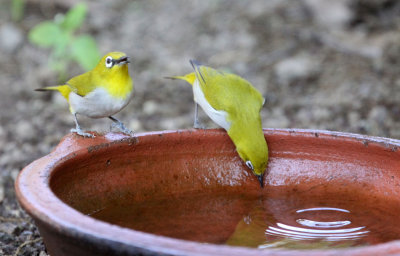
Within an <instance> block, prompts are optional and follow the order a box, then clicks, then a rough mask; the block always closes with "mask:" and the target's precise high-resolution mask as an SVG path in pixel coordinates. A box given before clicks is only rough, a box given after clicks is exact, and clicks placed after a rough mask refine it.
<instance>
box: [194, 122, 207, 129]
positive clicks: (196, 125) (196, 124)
mask: <svg viewBox="0 0 400 256" xmlns="http://www.w3.org/2000/svg"><path fill="white" fill-rule="evenodd" d="M193 128H194V129H206V127H205V126H204V125H203V124H201V123H200V122H194V123H193Z"/></svg>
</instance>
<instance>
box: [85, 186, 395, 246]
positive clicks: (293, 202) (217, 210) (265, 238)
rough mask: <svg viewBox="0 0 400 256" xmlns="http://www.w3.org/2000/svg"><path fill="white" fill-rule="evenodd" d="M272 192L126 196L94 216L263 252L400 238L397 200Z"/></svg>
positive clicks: (129, 226)
mask: <svg viewBox="0 0 400 256" xmlns="http://www.w3.org/2000/svg"><path fill="white" fill-rule="evenodd" d="M269 192H270V193H269V194H268V195H264V196H261V197H260V196H248V195H244V194H234V195H232V194H229V195H226V194H225V195H210V194H205V195H201V194H200V195H190V196H181V197H171V198H159V199H155V200H152V201H140V202H133V201H132V200H130V199H129V198H121V199H120V200H119V201H117V202H110V203H109V205H107V206H104V209H100V210H98V211H96V212H94V213H92V214H90V215H91V216H92V217H94V218H98V219H101V220H104V221H107V222H110V223H113V224H116V225H120V226H123V227H128V228H131V229H135V230H140V231H144V232H148V233H154V234H158V235H163V236H169V237H174V238H179V239H185V240H192V241H198V242H206V243H215V244H228V245H234V246H246V247H254V248H260V249H263V248H293V249H313V248H315V249H323V248H342V247H351V246H362V245H369V244H377V243H382V242H387V241H391V240H395V239H398V237H400V215H399V214H398V212H400V206H399V204H397V203H396V202H393V203H390V202H382V201H380V200H378V199H377V200H376V201H371V200H369V201H366V200H362V198H361V197H360V196H359V195H358V196H357V195H356V196H353V197H349V196H347V197H343V196H339V195H337V194H335V193H332V194H321V193H313V194H312V195H310V194H305V193H303V194H300V193H292V194H290V195H286V194H284V195H282V194H274V193H272V190H270V191H269ZM365 202H369V203H365Z"/></svg>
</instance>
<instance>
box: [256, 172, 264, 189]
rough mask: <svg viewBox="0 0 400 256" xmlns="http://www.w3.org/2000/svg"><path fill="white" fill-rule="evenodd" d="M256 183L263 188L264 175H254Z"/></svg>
mask: <svg viewBox="0 0 400 256" xmlns="http://www.w3.org/2000/svg"><path fill="white" fill-rule="evenodd" d="M256 176H257V179H258V181H259V182H260V186H261V187H262V188H263V187H264V173H263V174H261V175H256Z"/></svg>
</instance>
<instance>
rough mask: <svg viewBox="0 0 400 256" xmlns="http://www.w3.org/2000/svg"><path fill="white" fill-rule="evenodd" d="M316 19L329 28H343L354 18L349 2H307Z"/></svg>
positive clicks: (307, 0)
mask: <svg viewBox="0 0 400 256" xmlns="http://www.w3.org/2000/svg"><path fill="white" fill-rule="evenodd" d="M305 4H306V5H307V7H308V8H309V9H310V10H311V13H312V14H313V16H314V19H315V21H316V22H317V23H319V24H320V25H323V26H325V27H329V28H342V27H343V26H345V25H346V24H347V23H348V22H349V21H350V19H351V18H352V12H351V10H350V8H349V0H335V1H331V0H305Z"/></svg>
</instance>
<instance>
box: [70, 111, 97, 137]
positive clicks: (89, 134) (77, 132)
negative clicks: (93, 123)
mask: <svg viewBox="0 0 400 256" xmlns="http://www.w3.org/2000/svg"><path fill="white" fill-rule="evenodd" d="M74 119H75V125H76V128H75V129H71V132H75V133H76V134H78V135H81V136H83V137H89V138H93V137H94V135H93V134H91V133H87V132H84V131H82V129H81V126H80V125H79V123H78V119H77V118H76V113H74Z"/></svg>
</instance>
